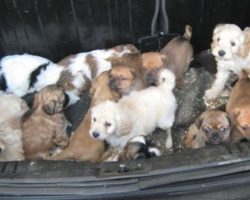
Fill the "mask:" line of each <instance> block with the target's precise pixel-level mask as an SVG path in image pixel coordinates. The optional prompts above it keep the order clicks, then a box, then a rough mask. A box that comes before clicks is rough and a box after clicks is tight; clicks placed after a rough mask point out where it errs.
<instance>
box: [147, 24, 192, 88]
mask: <svg viewBox="0 0 250 200" xmlns="http://www.w3.org/2000/svg"><path fill="white" fill-rule="evenodd" d="M191 36H192V28H191V26H189V25H186V27H185V33H184V35H183V36H181V37H180V36H179V37H175V38H173V39H172V40H171V41H170V42H168V43H167V44H166V45H165V46H164V47H163V48H162V49H161V51H160V52H159V53H158V52H148V53H144V54H143V55H142V70H143V74H144V79H145V80H146V81H147V83H148V84H149V85H154V84H155V82H156V81H157V79H156V78H157V71H158V70H159V69H161V68H167V69H169V70H171V71H172V72H173V73H174V74H175V76H176V85H177V86H178V87H180V86H181V84H182V80H183V76H184V74H185V72H186V71H187V70H188V68H189V65H190V62H191V60H192V57H193V47H192V45H191V43H190V39H191Z"/></svg>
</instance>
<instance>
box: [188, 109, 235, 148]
mask: <svg viewBox="0 0 250 200" xmlns="http://www.w3.org/2000/svg"><path fill="white" fill-rule="evenodd" d="M232 127H233V125H232V121H231V118H230V117H229V115H228V114H227V113H226V112H223V111H219V110H207V111H205V112H204V113H202V114H201V116H200V117H199V118H198V119H197V120H196V122H195V123H194V124H191V125H190V127H189V129H188V132H187V135H186V139H185V144H186V147H187V148H191V149H196V148H201V147H205V146H206V145H208V144H227V143H229V141H230V133H231V130H232Z"/></svg>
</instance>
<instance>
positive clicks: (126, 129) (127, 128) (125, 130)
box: [117, 117, 132, 136]
mask: <svg viewBox="0 0 250 200" xmlns="http://www.w3.org/2000/svg"><path fill="white" fill-rule="evenodd" d="M131 130H132V122H131V120H130V119H129V118H128V117H127V118H126V119H123V121H122V123H121V126H120V127H119V129H118V131H117V132H118V133H119V136H124V135H128V134H129V133H130V132H131Z"/></svg>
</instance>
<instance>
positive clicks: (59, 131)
mask: <svg viewBox="0 0 250 200" xmlns="http://www.w3.org/2000/svg"><path fill="white" fill-rule="evenodd" d="M64 103H65V94H64V90H63V88H61V87H58V86H56V85H49V86H47V87H45V88H43V89H42V90H40V92H39V93H37V94H36V95H35V99H34V103H33V107H32V110H31V112H29V113H27V114H26V115H25V116H24V118H23V127H22V128H23V146H24V152H25V157H26V158H27V159H48V158H49V156H50V153H51V151H52V150H53V147H55V145H57V146H59V147H62V148H63V147H66V146H67V145H68V136H67V132H66V130H67V126H68V125H69V123H68V121H67V120H66V118H65V116H64V113H63V105H64Z"/></svg>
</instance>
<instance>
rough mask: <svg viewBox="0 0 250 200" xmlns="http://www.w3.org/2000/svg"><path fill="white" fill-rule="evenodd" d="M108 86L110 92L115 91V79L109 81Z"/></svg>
mask: <svg viewBox="0 0 250 200" xmlns="http://www.w3.org/2000/svg"><path fill="white" fill-rule="evenodd" d="M108 85H109V87H110V88H111V89H112V90H116V89H117V85H116V81H115V79H110V81H109V83H108Z"/></svg>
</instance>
